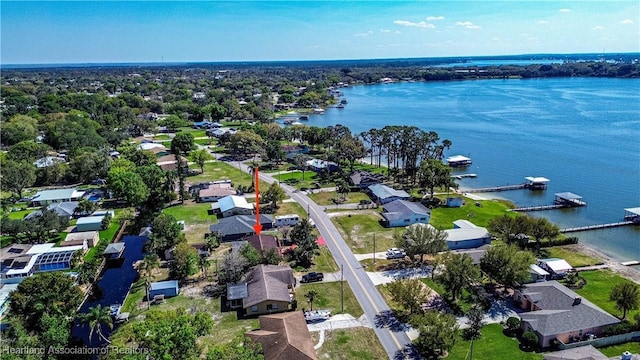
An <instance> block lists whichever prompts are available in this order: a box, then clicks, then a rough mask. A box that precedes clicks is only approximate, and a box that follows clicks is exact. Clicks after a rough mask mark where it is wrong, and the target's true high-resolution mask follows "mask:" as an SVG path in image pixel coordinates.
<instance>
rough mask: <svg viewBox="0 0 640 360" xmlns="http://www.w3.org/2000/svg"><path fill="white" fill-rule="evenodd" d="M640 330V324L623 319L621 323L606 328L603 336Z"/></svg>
mask: <svg viewBox="0 0 640 360" xmlns="http://www.w3.org/2000/svg"><path fill="white" fill-rule="evenodd" d="M637 330H640V326H639V325H637V324H632V323H630V322H628V321H623V322H621V323H619V324H615V325H611V326H609V327H608V328H606V329H605V330H604V331H603V332H602V336H613V335H620V334H626V333H629V332H632V331H637Z"/></svg>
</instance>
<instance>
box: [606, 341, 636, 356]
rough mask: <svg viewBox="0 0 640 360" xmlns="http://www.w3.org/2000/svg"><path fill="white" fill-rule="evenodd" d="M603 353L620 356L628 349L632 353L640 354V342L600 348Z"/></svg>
mask: <svg viewBox="0 0 640 360" xmlns="http://www.w3.org/2000/svg"><path fill="white" fill-rule="evenodd" d="M598 350H600V352H601V353H603V354H605V355H606V356H608V357H614V356H620V355H621V354H622V353H623V352H625V351H628V352H630V353H632V354H640V342H638V341H636V342H629V343H626V344H619V345H612V346H607V347H602V348H598Z"/></svg>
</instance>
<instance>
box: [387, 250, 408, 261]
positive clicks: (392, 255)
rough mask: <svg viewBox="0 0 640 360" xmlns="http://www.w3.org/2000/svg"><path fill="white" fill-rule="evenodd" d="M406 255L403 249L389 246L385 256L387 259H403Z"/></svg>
mask: <svg viewBox="0 0 640 360" xmlns="http://www.w3.org/2000/svg"><path fill="white" fill-rule="evenodd" d="M405 256H407V253H406V252H405V251H404V250H403V249H398V248H391V249H389V250H387V253H386V257H387V260H391V259H404V257H405Z"/></svg>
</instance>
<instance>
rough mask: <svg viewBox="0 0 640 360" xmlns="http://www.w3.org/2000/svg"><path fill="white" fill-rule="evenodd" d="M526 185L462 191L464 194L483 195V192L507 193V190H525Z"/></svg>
mask: <svg viewBox="0 0 640 360" xmlns="http://www.w3.org/2000/svg"><path fill="white" fill-rule="evenodd" d="M526 187H527V184H516V185H505V186H492V187H486V188H479V189H467V190H464V192H466V193H484V192H498V191H508V190H520V189H525V188H526Z"/></svg>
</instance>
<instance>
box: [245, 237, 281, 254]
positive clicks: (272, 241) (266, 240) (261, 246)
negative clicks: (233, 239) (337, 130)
mask: <svg viewBox="0 0 640 360" xmlns="http://www.w3.org/2000/svg"><path fill="white" fill-rule="evenodd" d="M245 240H247V241H248V242H249V244H251V246H253V247H254V248H255V249H256V250H258V252H259V253H261V252H268V251H269V250H271V249H275V250H276V251H277V250H278V246H279V242H278V238H277V237H275V236H273V235H264V234H260V235H252V236H248V237H246V238H245Z"/></svg>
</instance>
